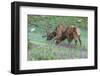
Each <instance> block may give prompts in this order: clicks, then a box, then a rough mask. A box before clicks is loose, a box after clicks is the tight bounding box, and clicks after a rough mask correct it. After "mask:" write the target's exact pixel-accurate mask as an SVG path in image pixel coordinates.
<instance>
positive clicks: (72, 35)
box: [56, 26, 81, 45]
mask: <svg viewBox="0 0 100 76" xmlns="http://www.w3.org/2000/svg"><path fill="white" fill-rule="evenodd" d="M58 31H59V30H58ZM58 31H57V34H56V44H59V43H60V42H62V41H63V40H65V39H67V40H68V43H69V44H70V43H71V42H72V40H75V44H77V41H78V40H79V42H80V45H81V39H80V29H79V28H78V27H75V26H68V27H66V28H64V31H63V32H62V34H59V32H58Z"/></svg>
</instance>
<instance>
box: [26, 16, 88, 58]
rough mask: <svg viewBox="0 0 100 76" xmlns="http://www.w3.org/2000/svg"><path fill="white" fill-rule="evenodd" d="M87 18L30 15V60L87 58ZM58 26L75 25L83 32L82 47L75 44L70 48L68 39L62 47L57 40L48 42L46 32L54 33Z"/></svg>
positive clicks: (62, 43)
mask: <svg viewBox="0 0 100 76" xmlns="http://www.w3.org/2000/svg"><path fill="white" fill-rule="evenodd" d="M87 20H88V18H87V17H74V16H39V15H28V55H27V59H28V60H56V59H79V58H87V55H88V53H87V52H88V51H87V45H88V43H87V42H88V41H87V39H88V35H87V30H88V29H87V26H88V25H87V24H88V21H87ZM58 24H61V25H63V26H70V25H75V26H77V27H79V28H80V30H81V40H82V46H77V47H75V46H74V44H75V42H74V41H73V42H72V43H71V45H72V47H68V42H67V39H66V40H65V41H63V42H61V44H60V45H55V40H51V41H47V40H46V37H42V36H43V35H46V30H49V31H53V30H54V29H55V28H56V27H57V25H58Z"/></svg>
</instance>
